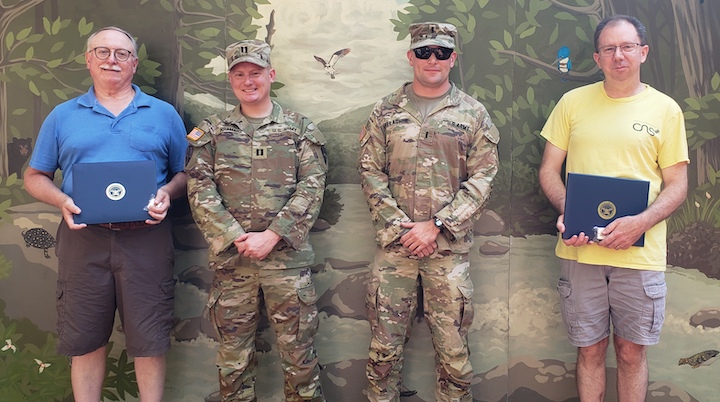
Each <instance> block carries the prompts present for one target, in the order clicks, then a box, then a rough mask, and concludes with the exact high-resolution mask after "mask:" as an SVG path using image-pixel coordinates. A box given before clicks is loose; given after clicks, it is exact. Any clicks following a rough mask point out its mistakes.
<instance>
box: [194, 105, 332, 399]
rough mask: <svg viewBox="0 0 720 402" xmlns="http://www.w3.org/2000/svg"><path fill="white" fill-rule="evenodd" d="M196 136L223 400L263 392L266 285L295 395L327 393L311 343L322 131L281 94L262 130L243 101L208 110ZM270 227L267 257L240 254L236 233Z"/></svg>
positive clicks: (198, 196) (199, 216)
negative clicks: (258, 339)
mask: <svg viewBox="0 0 720 402" xmlns="http://www.w3.org/2000/svg"><path fill="white" fill-rule="evenodd" d="M188 138H189V140H190V143H191V146H192V147H193V152H192V157H191V159H190V161H189V162H188V167H187V169H186V170H187V172H188V175H189V180H188V196H189V198H190V205H191V208H192V213H193V217H194V218H195V220H196V222H197V224H198V226H199V227H200V229H201V231H202V232H203V235H204V236H205V238H206V240H207V242H208V244H209V249H210V250H209V251H210V257H209V266H210V267H211V269H214V270H215V278H214V281H213V287H212V290H211V292H210V296H209V298H208V308H209V311H210V316H211V320H212V321H213V322H214V324H215V325H216V327H217V329H218V332H219V335H220V339H221V345H220V349H219V352H218V359H217V364H218V367H219V375H220V388H221V395H222V397H223V400H224V401H253V400H255V391H254V383H255V375H256V368H257V358H256V357H255V331H256V329H257V324H258V319H259V317H260V313H259V308H258V305H259V297H258V290H259V289H260V288H262V290H263V293H264V296H265V303H266V306H267V308H268V316H269V318H270V321H271V325H272V327H273V329H274V330H275V334H276V337H277V343H278V348H279V350H280V356H281V360H282V369H283V373H284V375H285V395H286V398H287V400H288V401H300V400H312V401H324V398H323V397H322V391H321V389H320V373H319V366H318V358H317V355H316V352H315V349H314V346H313V340H314V336H315V334H316V332H317V327H318V317H317V307H316V306H315V302H316V300H317V296H316V294H315V288H314V285H313V282H312V280H311V277H310V269H309V265H311V264H312V263H314V257H315V254H314V252H313V249H312V246H311V245H310V243H309V241H308V240H309V239H308V233H309V231H310V228H311V227H312V225H313V223H314V222H315V219H316V218H317V216H318V213H319V211H320V206H321V204H322V197H323V191H324V188H325V175H326V172H327V162H326V159H325V156H324V150H323V145H324V143H325V139H324V137H323V136H322V134H321V133H320V131H318V130H317V128H316V127H315V125H314V124H313V123H312V122H311V121H309V120H308V119H307V118H305V117H303V116H301V115H299V114H297V113H294V112H291V111H287V110H283V109H282V108H281V107H280V105H278V104H277V103H275V102H273V111H272V114H271V115H270V116H269V117H267V118H266V119H265V121H263V123H262V124H261V125H260V127H259V128H258V129H257V130H254V129H253V126H252V125H251V124H250V123H249V122H248V121H247V120H246V119H245V118H244V117H243V115H242V113H241V112H240V106H237V107H236V108H235V109H234V110H233V111H232V112H229V113H225V114H221V115H216V116H212V117H210V118H207V119H205V120H204V121H203V122H202V124H201V125H200V126H198V127H197V128H196V129H195V130H193V132H191V133H190V134H189V135H188ZM268 228H269V229H271V230H272V231H274V232H275V233H277V234H278V235H280V236H281V238H282V239H281V240H280V242H278V244H277V245H276V247H275V249H274V250H273V251H272V252H271V253H270V254H269V255H268V256H267V257H266V258H265V259H264V260H262V261H260V260H257V259H250V258H246V257H244V256H240V255H239V254H238V251H237V248H236V246H235V245H234V243H233V241H234V240H235V239H237V238H238V237H239V236H240V235H242V234H243V233H246V232H261V231H263V230H265V229H268Z"/></svg>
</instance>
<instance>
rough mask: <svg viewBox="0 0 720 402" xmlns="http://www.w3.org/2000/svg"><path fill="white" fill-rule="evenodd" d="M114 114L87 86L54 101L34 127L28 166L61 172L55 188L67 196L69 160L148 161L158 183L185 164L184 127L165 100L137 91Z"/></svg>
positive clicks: (91, 88)
mask: <svg viewBox="0 0 720 402" xmlns="http://www.w3.org/2000/svg"><path fill="white" fill-rule="evenodd" d="M133 89H135V97H134V98H133V100H132V101H131V102H130V104H129V105H128V107H126V108H125V110H123V111H122V112H121V113H120V115H118V116H114V115H113V114H112V113H110V112H109V111H108V110H107V109H105V107H103V106H102V105H101V104H100V103H98V100H97V98H96V97H95V92H94V89H93V87H90V89H89V90H88V92H87V93H86V94H84V95H81V96H79V97H77V98H74V99H71V100H69V101H67V102H63V103H61V104H59V105H58V106H56V107H55V108H54V109H53V110H52V112H50V114H49V115H48V117H47V118H46V119H45V121H44V122H43V124H42V127H41V128H40V133H39V134H38V138H37V141H36V144H35V149H34V151H33V154H32V157H31V158H30V163H29V165H30V166H31V167H32V168H34V169H37V170H40V171H43V172H55V171H56V170H57V169H60V170H62V172H63V181H62V185H61V187H60V189H61V190H62V191H63V192H64V193H65V194H68V195H70V196H72V188H73V187H72V179H73V174H72V165H73V164H74V163H77V162H114V161H132V160H154V161H155V166H156V178H157V186H158V188H159V187H161V186H162V185H164V184H166V183H167V181H168V178H169V177H171V176H172V175H174V174H175V173H178V172H181V171H183V169H184V164H185V150H186V149H187V141H186V140H185V126H184V124H183V122H182V119H180V116H179V115H178V114H177V112H176V111H175V109H174V108H173V107H172V105H170V104H169V103H167V102H164V101H162V100H160V99H157V98H155V97H152V96H150V95H147V94H145V93H143V92H142V91H141V90H140V88H139V87H138V86H137V85H134V84H133Z"/></svg>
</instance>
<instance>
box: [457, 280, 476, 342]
mask: <svg viewBox="0 0 720 402" xmlns="http://www.w3.org/2000/svg"><path fill="white" fill-rule="evenodd" d="M458 290H460V293H461V294H462V299H463V300H462V305H461V310H460V329H459V332H460V334H461V335H462V336H463V337H465V336H467V334H468V331H469V330H470V326H471V325H472V322H473V317H474V316H475V309H474V307H473V304H472V297H473V293H474V292H475V288H474V287H473V283H472V280H471V279H470V278H469V277H468V278H466V279H465V280H464V281H462V282H460V283H459V284H458Z"/></svg>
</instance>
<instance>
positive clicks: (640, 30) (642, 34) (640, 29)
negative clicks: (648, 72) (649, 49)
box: [593, 14, 647, 53]
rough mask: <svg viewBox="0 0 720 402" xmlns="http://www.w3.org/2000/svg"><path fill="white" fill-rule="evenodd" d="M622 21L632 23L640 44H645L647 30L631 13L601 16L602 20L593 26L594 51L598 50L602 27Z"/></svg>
mask: <svg viewBox="0 0 720 402" xmlns="http://www.w3.org/2000/svg"><path fill="white" fill-rule="evenodd" d="M623 21H625V22H627V23H629V24H632V26H634V27H635V31H637V34H638V37H639V38H640V44H641V45H647V30H646V29H645V25H643V23H642V22H640V20H639V19H637V18H635V17H633V16H631V15H622V14H618V15H611V16H608V17H605V18H603V20H602V21H600V23H599V24H598V26H597V27H596V28H595V37H594V38H593V41H594V45H595V52H596V53H597V52H598V51H599V50H600V49H599V48H598V40H599V39H600V34H601V33H602V31H603V29H605V27H607V26H611V25H615V24H618V23H620V22H623Z"/></svg>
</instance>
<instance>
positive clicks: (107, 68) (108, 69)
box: [100, 66, 122, 73]
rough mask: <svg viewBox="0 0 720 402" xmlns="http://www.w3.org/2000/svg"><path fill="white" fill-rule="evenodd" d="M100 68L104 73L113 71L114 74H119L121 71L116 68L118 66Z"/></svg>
mask: <svg viewBox="0 0 720 402" xmlns="http://www.w3.org/2000/svg"><path fill="white" fill-rule="evenodd" d="M100 68H101V69H103V70H105V71H114V72H116V73H119V72H120V71H122V70H121V69H120V67H118V66H100Z"/></svg>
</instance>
